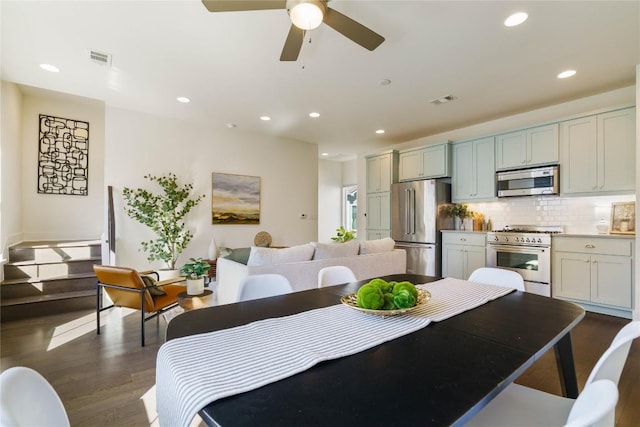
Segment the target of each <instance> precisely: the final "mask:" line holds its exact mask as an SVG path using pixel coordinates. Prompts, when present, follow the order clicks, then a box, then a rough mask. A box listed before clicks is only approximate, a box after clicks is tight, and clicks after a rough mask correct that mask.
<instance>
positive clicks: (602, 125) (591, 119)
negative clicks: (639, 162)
mask: <svg viewBox="0 0 640 427" xmlns="http://www.w3.org/2000/svg"><path fill="white" fill-rule="evenodd" d="M635 132H636V122H635V108H626V109H622V110H617V111H611V112H608V113H604V114H598V115H593V116H587V117H581V118H579V119H574V120H569V121H566V122H562V123H561V124H560V147H561V158H560V165H561V167H560V174H561V178H560V186H561V193H562V194H576V193H578V194H579V193H590V194H593V193H594V192H598V193H610V194H611V193H614V194H615V193H622V194H630V193H633V192H634V191H635V166H636V162H635V156H636V152H635V143H636V138H635Z"/></svg>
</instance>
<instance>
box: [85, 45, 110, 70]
mask: <svg viewBox="0 0 640 427" xmlns="http://www.w3.org/2000/svg"><path fill="white" fill-rule="evenodd" d="M87 52H88V53H89V60H90V61H91V62H93V63H94V64H100V65H106V66H108V67H110V66H111V54H109V53H102V52H98V51H97V50H91V49H89V50H88V51H87Z"/></svg>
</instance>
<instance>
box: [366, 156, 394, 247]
mask: <svg viewBox="0 0 640 427" xmlns="http://www.w3.org/2000/svg"><path fill="white" fill-rule="evenodd" d="M366 160H367V210H366V214H365V215H366V232H367V238H368V239H369V238H370V239H377V238H382V237H389V236H390V235H391V184H393V183H394V182H395V181H397V178H398V152H397V151H395V150H393V151H387V152H385V153H381V154H377V155H374V156H367V157H366ZM370 236H371V237H370ZM377 236H380V237H377Z"/></svg>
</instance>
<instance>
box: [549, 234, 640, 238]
mask: <svg viewBox="0 0 640 427" xmlns="http://www.w3.org/2000/svg"><path fill="white" fill-rule="evenodd" d="M551 237H552V238H556V237H560V238H562V237H586V238H589V237H598V238H599V237H604V238H610V239H635V238H636V235H635V234H598V233H592V234H578V233H562V234H554V235H553V236H551Z"/></svg>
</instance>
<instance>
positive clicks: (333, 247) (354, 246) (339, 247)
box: [311, 240, 360, 259]
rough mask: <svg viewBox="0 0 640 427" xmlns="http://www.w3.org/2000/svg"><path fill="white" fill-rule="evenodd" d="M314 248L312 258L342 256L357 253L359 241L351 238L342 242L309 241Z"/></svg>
mask: <svg viewBox="0 0 640 427" xmlns="http://www.w3.org/2000/svg"><path fill="white" fill-rule="evenodd" d="M311 245H312V246H313V247H314V248H315V252H314V253H313V259H330V258H344V257H350V256H356V255H358V251H359V250H360V243H358V241H357V240H351V241H348V242H344V243H318V242H311Z"/></svg>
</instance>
